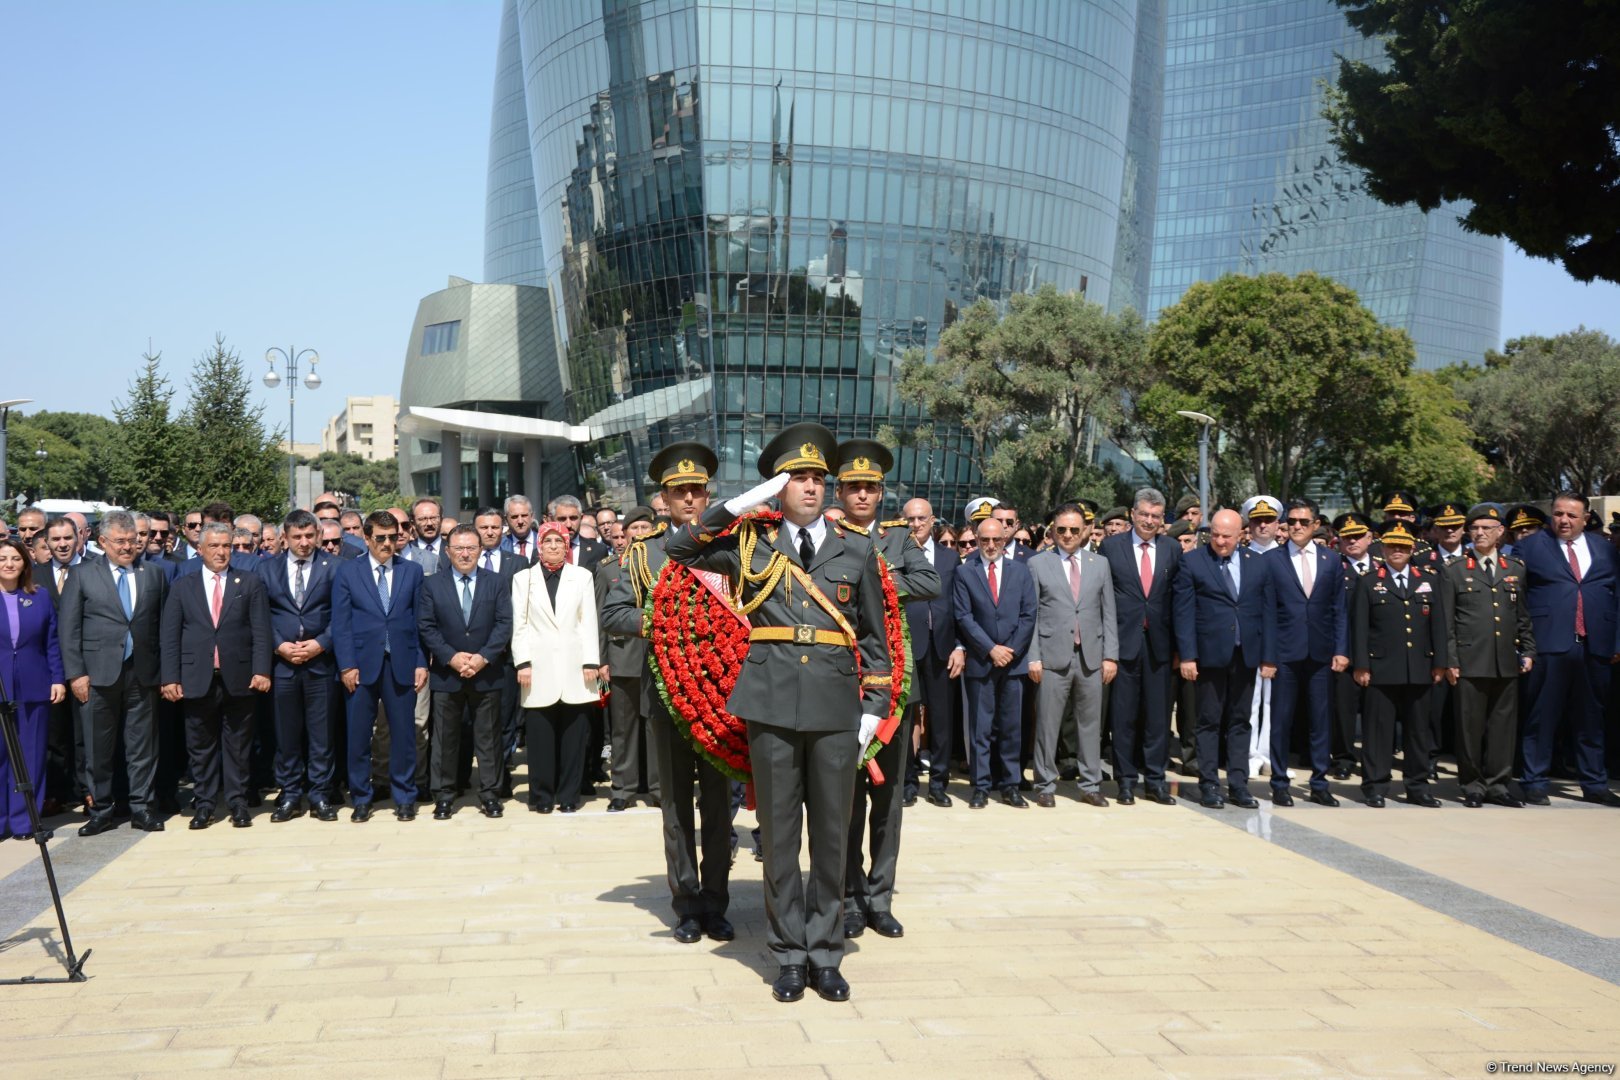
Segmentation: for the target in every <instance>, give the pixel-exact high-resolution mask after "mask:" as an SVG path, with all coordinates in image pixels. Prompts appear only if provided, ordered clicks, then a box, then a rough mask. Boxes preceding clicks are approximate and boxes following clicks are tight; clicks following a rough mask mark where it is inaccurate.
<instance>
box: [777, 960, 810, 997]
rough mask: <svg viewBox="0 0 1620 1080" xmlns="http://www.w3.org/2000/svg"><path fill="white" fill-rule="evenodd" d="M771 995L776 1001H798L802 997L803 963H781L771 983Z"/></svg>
mask: <svg viewBox="0 0 1620 1080" xmlns="http://www.w3.org/2000/svg"><path fill="white" fill-rule="evenodd" d="M771 997H773V998H775V999H776V1000H777V1001H798V1000H799V999H800V998H802V997H804V965H803V964H783V965H782V967H781V969H780V970H778V971H777V973H776V981H775V982H774V983H772V984H771Z"/></svg>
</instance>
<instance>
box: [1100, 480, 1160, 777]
mask: <svg viewBox="0 0 1620 1080" xmlns="http://www.w3.org/2000/svg"><path fill="white" fill-rule="evenodd" d="M1164 505H1165V499H1164V496H1163V495H1162V494H1161V493H1160V492H1158V491H1155V490H1154V489H1153V488H1142V489H1141V490H1140V491H1138V492H1137V493H1136V498H1135V499H1134V500H1133V501H1132V504H1131V528H1130V529H1129V530H1127V531H1125V532H1122V533H1116V534H1114V535H1113V536H1110V537H1108V538H1107V539H1106V540H1104V541H1103V542H1102V544H1101V545H1100V546H1099V547H1098V548H1097V554H1099V555H1101V556H1102V557H1103V558H1105V559H1107V560H1108V569H1109V571H1110V573H1111V574H1112V575H1113V578H1114V614H1115V616H1116V617H1117V618H1118V619H1119V674H1118V675H1116V676H1115V677H1114V681H1113V684H1112V694H1111V696H1110V699H1109V703H1108V713H1109V715H1108V722H1109V726H1110V729H1111V730H1112V732H1113V737H1114V779H1115V780H1117V781H1118V782H1119V796H1118V798H1119V801H1120V803H1121V804H1123V805H1125V806H1130V805H1131V804H1132V803H1134V802H1136V784H1137V778H1138V776H1140V777H1141V779H1142V782H1143V785H1144V786H1145V787H1146V789H1147V795H1148V798H1150V799H1152V800H1153V801H1154V802H1156V803H1162V804H1163V805H1165V806H1173V805H1175V801H1176V800H1175V797H1174V796H1173V795H1171V794H1170V785H1169V783H1168V782H1167V781H1166V780H1165V767H1166V765H1167V764H1168V759H1169V752H1170V659H1171V656H1172V654H1174V652H1175V641H1174V639H1173V636H1172V632H1171V603H1170V595H1171V589H1172V588H1173V587H1174V583H1175V578H1176V571H1177V568H1178V567H1179V565H1180V562H1181V545H1180V544H1179V543H1177V542H1176V541H1175V540H1172V539H1170V538H1169V537H1167V536H1160V535H1159V528H1160V526H1162V525H1163V524H1164ZM1139 719H1140V724H1141V729H1140V730H1141V734H1140V736H1138V734H1137V731H1138V728H1137V725H1138V720H1139ZM1139 745H1140V751H1138V746H1139Z"/></svg>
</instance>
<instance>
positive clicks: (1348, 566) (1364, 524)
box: [1329, 512, 1384, 780]
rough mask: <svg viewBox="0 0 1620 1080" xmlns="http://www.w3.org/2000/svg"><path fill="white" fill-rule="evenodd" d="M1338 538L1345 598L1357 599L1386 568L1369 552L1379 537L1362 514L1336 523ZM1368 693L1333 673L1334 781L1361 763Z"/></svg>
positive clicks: (1344, 674)
mask: <svg viewBox="0 0 1620 1080" xmlns="http://www.w3.org/2000/svg"><path fill="white" fill-rule="evenodd" d="M1333 531H1334V533H1336V534H1337V535H1338V537H1339V558H1340V559H1341V560H1342V561H1343V563H1344V594H1345V595H1346V596H1354V595H1355V592H1356V582H1358V581H1360V580H1361V579H1362V578H1364V577H1366V576H1367V574H1368V572H1370V571H1372V570H1376V569H1377V568H1378V567H1380V566H1383V565H1384V560H1383V559H1380V558H1378V557H1377V556H1375V555H1373V554H1372V552H1371V551H1369V550H1368V549H1369V548H1370V547H1371V546H1372V542H1373V539H1374V537H1375V536H1376V534H1375V533H1374V532H1373V528H1372V522H1370V521H1368V520H1367V518H1366V516H1365V515H1363V514H1357V513H1355V512H1351V513H1348V514H1340V515H1339V516H1338V517H1336V518H1334V519H1333ZM1366 707H1367V691H1366V690H1364V689H1363V688H1362V687H1360V686H1357V685H1356V678H1355V675H1354V674H1353V673H1352V672H1349V671H1336V672H1334V673H1333V771H1332V772H1331V773H1329V775H1330V776H1332V777H1333V779H1335V780H1348V779H1350V774H1351V773H1352V772H1354V771H1355V767H1356V763H1357V761H1358V760H1359V759H1358V758H1357V755H1356V718H1357V717H1358V716H1360V715H1361V714H1362V713H1363V712H1365V711H1366Z"/></svg>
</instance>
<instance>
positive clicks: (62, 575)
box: [56, 566, 67, 592]
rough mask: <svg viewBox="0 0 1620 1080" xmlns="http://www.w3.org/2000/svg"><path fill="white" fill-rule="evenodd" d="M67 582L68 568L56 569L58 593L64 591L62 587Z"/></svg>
mask: <svg viewBox="0 0 1620 1080" xmlns="http://www.w3.org/2000/svg"><path fill="white" fill-rule="evenodd" d="M66 581H67V567H65V566H58V567H57V568H56V591H57V592H61V591H62V585H63V583H64V582H66Z"/></svg>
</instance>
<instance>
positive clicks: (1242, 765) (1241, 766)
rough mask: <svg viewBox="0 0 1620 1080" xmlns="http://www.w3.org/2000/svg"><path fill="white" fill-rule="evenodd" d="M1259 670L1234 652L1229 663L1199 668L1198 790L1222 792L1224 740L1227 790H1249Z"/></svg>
mask: <svg viewBox="0 0 1620 1080" xmlns="http://www.w3.org/2000/svg"><path fill="white" fill-rule="evenodd" d="M1255 681H1256V677H1255V670H1254V668H1252V667H1249V666H1248V665H1247V664H1245V663H1244V662H1243V657H1242V655H1241V654H1236V653H1235V654H1234V655H1233V657H1232V662H1231V663H1230V664H1228V665H1227V666H1226V667H1223V668H1217V667H1203V666H1200V667H1199V669H1198V681H1197V682H1196V683H1195V684H1193V690H1194V693H1195V694H1196V696H1197V700H1198V721H1197V725H1196V732H1195V734H1196V738H1197V743H1198V751H1197V753H1198V790H1199V792H1200V793H1201V794H1203V795H1215V794H1219V793H1220V788H1221V779H1220V772H1219V770H1220V764H1219V763H1220V760H1221V749H1222V743H1225V749H1226V790H1227V792H1228V793H1229V794H1233V795H1236V794H1237V793H1239V792H1247V791H1248V790H1249V734H1250V726H1251V725H1250V722H1249V713H1250V711H1251V710H1252V709H1253V707H1254V688H1255Z"/></svg>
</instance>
